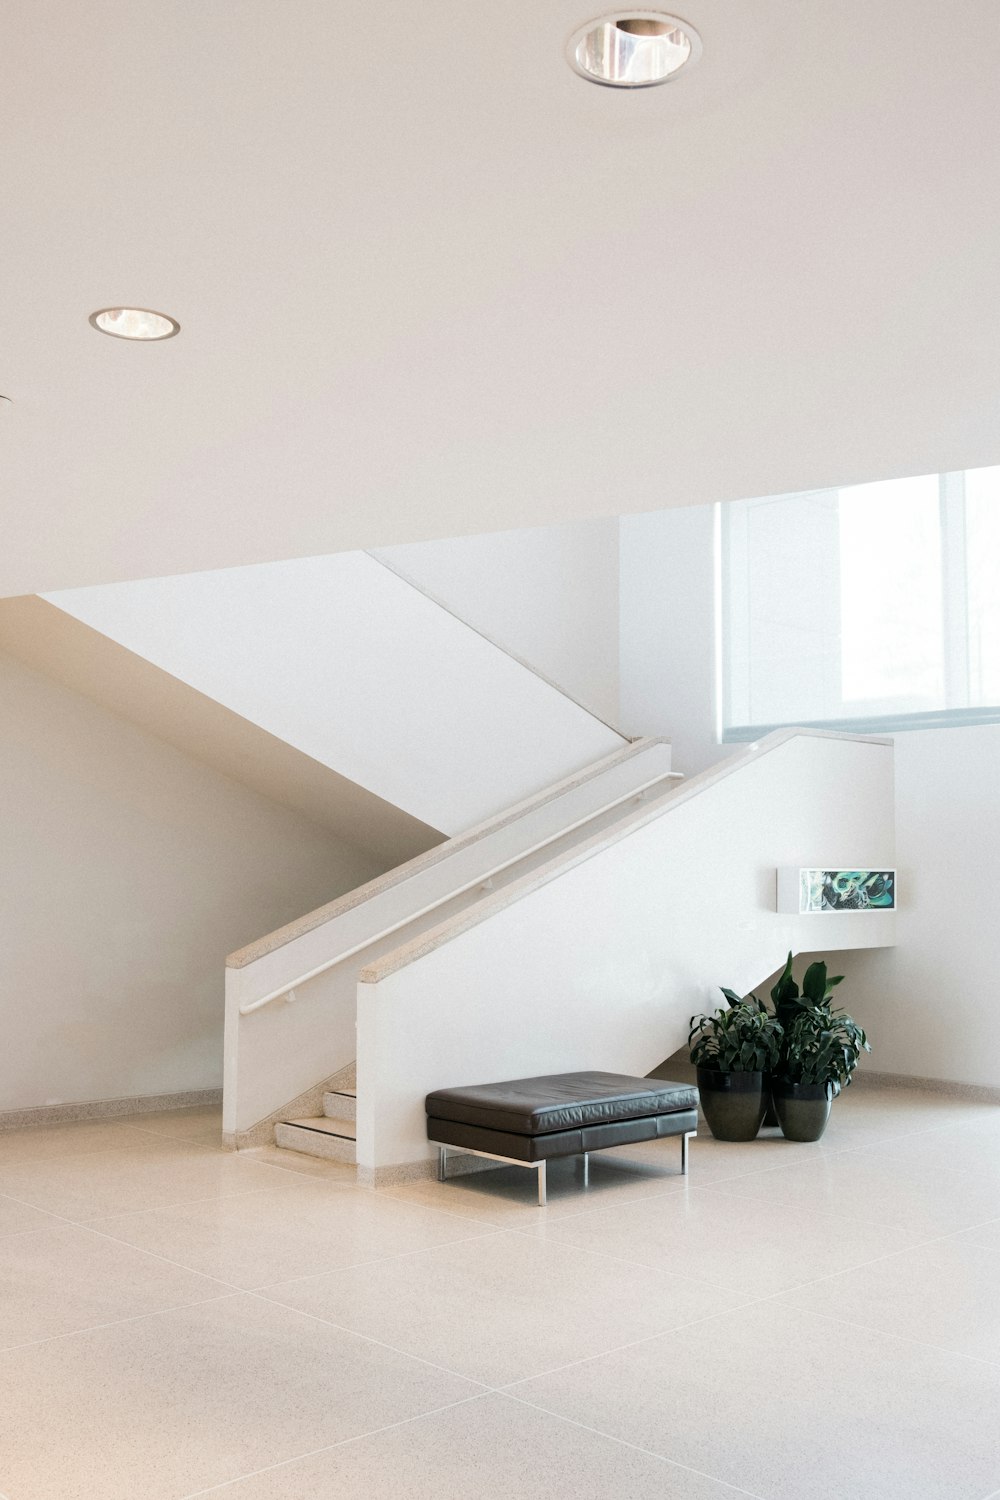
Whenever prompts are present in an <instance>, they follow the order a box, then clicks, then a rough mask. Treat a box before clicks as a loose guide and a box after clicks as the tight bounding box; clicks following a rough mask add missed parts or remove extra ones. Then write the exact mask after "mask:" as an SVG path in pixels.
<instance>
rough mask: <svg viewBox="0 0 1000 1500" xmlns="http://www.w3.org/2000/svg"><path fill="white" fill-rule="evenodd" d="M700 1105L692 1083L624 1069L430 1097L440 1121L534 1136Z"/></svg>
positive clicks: (524, 1080)
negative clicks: (637, 1074) (636, 1074)
mask: <svg viewBox="0 0 1000 1500" xmlns="http://www.w3.org/2000/svg"><path fill="white" fill-rule="evenodd" d="M697 1104H698V1090H697V1089H696V1088H693V1087H692V1086H691V1085H689V1084H685V1083H668V1082H666V1081H665V1080H663V1079H660V1078H630V1077H629V1076H628V1075H627V1074H623V1073H554V1074H550V1075H549V1076H547V1077H543V1078H512V1079H509V1080H508V1081H507V1082H505V1083H484V1084H475V1085H472V1086H471V1087H468V1088H457V1089H436V1090H435V1091H434V1092H433V1093H432V1094H428V1095H427V1113H428V1115H433V1116H434V1118H435V1119H437V1120H456V1121H461V1122H464V1123H465V1124H468V1125H478V1126H481V1127H483V1128H484V1129H487V1130H499V1131H505V1132H508V1133H513V1134H516V1135H529V1136H534V1135H547V1134H549V1133H550V1132H552V1131H556V1130H573V1129H577V1128H580V1127H582V1126H587V1125H603V1124H608V1123H610V1122H613V1121H615V1120H632V1119H638V1118H640V1117H642V1116H648V1115H659V1114H671V1113H673V1111H675V1110H682V1109H684V1110H686V1109H695V1108H697ZM579 1149H581V1150H582V1149H584V1148H582V1147H581V1148H579Z"/></svg>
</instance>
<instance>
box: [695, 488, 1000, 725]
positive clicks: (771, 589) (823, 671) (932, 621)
mask: <svg viewBox="0 0 1000 1500" xmlns="http://www.w3.org/2000/svg"><path fill="white" fill-rule="evenodd" d="M720 540H721V548H722V556H721V559H720V568H719V578H720V580H721V589H722V598H721V600H720V610H719V616H720V619H721V628H722V652H721V659H722V681H721V693H722V705H721V707H722V713H721V720H722V725H723V738H724V739H733V740H737V739H746V738H753V737H754V736H755V735H756V734H757V733H759V732H760V731H761V730H762V729H766V728H769V727H772V726H775V725H779V724H829V725H831V726H834V727H836V726H837V725H841V726H844V725H850V726H851V727H854V728H871V729H878V728H880V727H882V726H883V725H884V726H885V727H889V728H891V727H897V728H901V727H906V725H907V724H912V725H914V726H915V725H916V724H918V723H924V722H928V721H930V722H952V723H957V722H965V723H968V722H979V721H981V720H982V719H983V717H984V715H985V716H992V717H1000V587H998V584H1000V468H995V469H976V470H968V471H966V472H965V473H957V474H940V475H938V474H934V475H923V476H919V477H917V478H911V479H899V480H891V481H886V482H880V483H877V484H863V485H852V486H845V487H844V488H842V489H837V490H821V491H814V492H812V493H809V494H802V495H782V496H774V497H768V498H765V499H759V500H744V501H738V502H735V503H733V504H730V505H725V506H723V507H722V525H721V527H720Z"/></svg>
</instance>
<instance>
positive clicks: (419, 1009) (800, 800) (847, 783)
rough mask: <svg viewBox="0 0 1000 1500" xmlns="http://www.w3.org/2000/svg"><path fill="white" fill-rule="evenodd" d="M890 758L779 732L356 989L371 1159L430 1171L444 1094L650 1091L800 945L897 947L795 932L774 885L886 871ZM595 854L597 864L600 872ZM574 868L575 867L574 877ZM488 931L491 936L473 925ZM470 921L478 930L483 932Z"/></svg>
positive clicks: (362, 1106) (854, 919)
mask: <svg viewBox="0 0 1000 1500" xmlns="http://www.w3.org/2000/svg"><path fill="white" fill-rule="evenodd" d="M892 759H893V755H892V748H891V746H889V745H885V744H878V743H875V742H872V741H867V742H865V741H860V740H852V739H849V738H843V737H839V736H837V737H828V736H817V735H811V734H795V733H794V732H792V733H789V732H785V733H784V735H779V736H775V737H772V738H771V739H770V740H768V741H765V742H764V744H763V745H762V748H761V751H760V752H758V753H756V754H754V753H752V752H743V753H742V755H741V756H740V757H739V758H738V760H737V762H736V766H735V769H732V770H731V769H729V768H720V769H719V770H716V771H709V772H707V773H706V774H705V777H704V778H703V780H702V782H701V783H700V784H699V785H698V786H696V785H694V784H692V785H690V786H688V787H686V788H682V790H681V791H680V792H678V793H677V795H676V797H674V798H673V799H671V801H670V802H669V803H668V804H667V806H666V808H665V809H664V810H663V811H662V812H659V813H656V814H648V813H647V814H644V813H641V812H638V813H636V814H634V815H633V818H632V819H631V820H630V824H629V825H627V826H628V827H630V828H631V831H629V832H627V833H626V835H625V836H624V837H618V838H616V839H615V840H614V841H612V842H607V841H606V840H604V839H603V838H598V839H597V840H594V841H592V844H591V845H585V846H584V850H583V852H582V853H581V854H578V855H576V856H573V857H571V861H570V863H569V865H568V867H567V866H566V865H563V866H560V867H559V869H558V873H557V874H556V875H555V878H552V879H549V880H547V881H544V877H543V876H542V875H541V874H539V875H536V876H534V877H528V878H527V880H526V881H523V882H520V883H519V885H515V886H511V887H509V888H508V889H507V890H506V891H502V892H500V893H499V895H498V896H497V897H495V898H493V899H492V900H488V901H486V902H484V903H483V904H482V906H481V907H480V908H479V912H478V914H473V915H472V916H471V917H470V916H466V917H458V918H455V919H453V920H452V922H451V923H450V924H445V926H443V927H442V928H439V929H437V930H436V931H435V932H433V933H429V934H427V936H426V937H425V938H424V939H423V940H422V941H418V942H417V943H416V944H414V945H413V946H412V948H410V949H402V950H400V951H399V952H398V953H397V954H395V955H390V956H389V957H388V958H386V959H383V960H381V961H380V962H377V963H376V964H375V965H373V966H372V967H371V968H369V969H365V970H363V971H362V974H361V980H362V982H361V983H360V984H359V986H358V1162H359V1166H361V1167H362V1168H363V1170H364V1172H365V1173H366V1174H368V1175H371V1174H372V1173H377V1172H378V1171H379V1170H384V1169H388V1168H391V1167H393V1166H395V1165H397V1164H400V1163H418V1162H422V1161H426V1160H427V1159H428V1156H429V1155H430V1151H429V1147H428V1145H427V1140H426V1130H425V1119H424V1110H423V1100H424V1096H425V1095H426V1094H427V1093H428V1092H429V1091H430V1090H432V1089H435V1088H442V1087H447V1086H449V1085H457V1084H473V1083H483V1082H487V1081H489V1080H490V1079H502V1078H517V1077H530V1076H532V1075H535V1074H542V1073H549V1072H552V1073H558V1072H565V1071H569V1070H573V1069H578V1068H603V1069H610V1070H612V1071H618V1072H622V1073H630V1074H640V1075H641V1074H645V1073H648V1072H649V1070H650V1069H651V1068H653V1067H655V1066H656V1065H657V1064H658V1063H659V1062H660V1061H661V1060H662V1058H664V1057H665V1056H667V1055H668V1054H669V1053H670V1052H672V1051H673V1050H674V1048H676V1047H677V1046H679V1045H680V1044H681V1043H682V1042H683V1041H684V1040H685V1038H686V1036H687V1022H688V1018H689V1017H690V1015H691V1014H692V1012H694V1011H699V1010H701V1009H702V1008H714V1007H715V1006H716V1005H717V1004H721V1003H722V1001H721V998H720V997H719V995H718V991H717V988H716V986H718V985H723V984H725V985H730V986H731V987H732V988H733V989H735V990H738V991H739V992H740V993H741V994H743V993H746V992H747V991H748V990H749V989H750V988H751V987H752V986H753V985H755V984H757V983H759V982H760V981H761V980H762V979H764V978H765V977H766V976H767V975H769V974H771V973H773V972H774V970H775V969H776V968H777V967H779V966H780V963H781V961H782V959H783V957H784V955H785V954H786V953H787V951H788V950H789V949H790V948H791V949H794V950H795V951H796V952H812V951H815V950H817V949H818V948H820V947H823V948H825V949H839V948H850V947H857V946H860V945H862V944H864V945H869V944H875V943H891V942H892V941H893V939H894V930H895V918H894V914H893V913H892V912H876V913H868V914H857V913H846V914H833V915H823V916H807V917H800V916H787V915H784V914H781V913H779V912H777V911H776V910H775V871H776V869H777V868H778V867H779V866H781V865H788V864H812V863H817V864H825V863H826V862H827V861H829V862H830V863H831V864H832V865H834V866H836V865H838V864H843V865H844V866H845V867H846V866H848V865H851V864H853V863H854V861H855V860H856V859H857V857H858V852H857V851H858V850H859V849H860V848H863V849H864V850H865V856H866V857H868V858H871V859H872V861H873V863H874V861H876V860H877V861H879V862H881V861H882V860H885V861H886V863H887V866H891V865H892V863H893V835H892ZM588 855H589V857H588ZM573 860H575V861H576V862H573ZM477 916H478V920H477ZM472 922H476V925H471V923H472Z"/></svg>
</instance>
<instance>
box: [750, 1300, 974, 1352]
mask: <svg viewBox="0 0 1000 1500" xmlns="http://www.w3.org/2000/svg"><path fill="white" fill-rule="evenodd" d="M783 1295H784V1293H781V1292H779V1293H778V1296H779V1297H780V1296H783ZM782 1306H784V1307H788V1308H791V1310H792V1311H793V1312H804V1313H806V1314H808V1315H809V1316H810V1317H813V1318H823V1319H825V1320H826V1322H828V1323H836V1324H837V1325H838V1326H839V1327H841V1328H856V1329H857V1330H858V1332H859V1333H867V1334H873V1335H875V1336H877V1337H880V1338H887V1339H898V1340H899V1342H900V1343H901V1344H912V1345H913V1347H914V1348H915V1349H928V1350H929V1351H930V1352H931V1353H932V1354H947V1355H948V1356H949V1357H950V1358H952V1359H964V1360H968V1361H970V1363H972V1364H974V1365H982V1366H984V1367H985V1368H986V1369H988V1370H996V1369H998V1368H1000V1359H984V1358H983V1357H982V1356H981V1355H979V1354H965V1353H964V1352H963V1351H962V1350H961V1349H949V1348H948V1346H947V1345H946V1344H932V1343H930V1342H929V1341H928V1340H927V1339H915V1338H912V1337H911V1336H910V1334H908V1333H897V1332H895V1331H890V1330H889V1329H887V1328H875V1327H873V1326H872V1325H871V1324H870V1323H856V1322H855V1321H854V1320H853V1318H838V1317H837V1316H836V1315H835V1314H834V1313H828V1312H820V1311H819V1310H818V1309H816V1308H811V1307H797V1306H796V1304H795V1303H794V1302H785V1303H783V1304H782ZM737 1310H738V1309H737Z"/></svg>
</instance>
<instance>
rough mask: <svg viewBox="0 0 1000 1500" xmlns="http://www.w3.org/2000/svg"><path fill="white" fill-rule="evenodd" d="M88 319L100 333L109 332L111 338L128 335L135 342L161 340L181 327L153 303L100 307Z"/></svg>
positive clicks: (150, 342) (167, 337)
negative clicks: (136, 305) (144, 305)
mask: <svg viewBox="0 0 1000 1500" xmlns="http://www.w3.org/2000/svg"><path fill="white" fill-rule="evenodd" d="M87 321H88V323H89V324H90V326H91V328H96V329H97V331H98V333H106V334H107V335H108V338H112V339H128V340H129V342H130V343H133V344H157V343H162V342H163V340H164V339H172V338H173V337H174V335H175V334H178V333H180V331H181V325H180V324H179V323H178V321H177V319H176V318H172V317H170V315H169V313H162V312H157V311H156V310H155V308H152V307H99V308H98V309H97V311H96V312H92V313H91V315H90V317H89V318H88V319H87ZM116 322H117V323H118V325H119V326H118V327H115V323H116Z"/></svg>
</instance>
